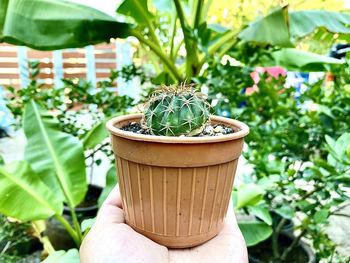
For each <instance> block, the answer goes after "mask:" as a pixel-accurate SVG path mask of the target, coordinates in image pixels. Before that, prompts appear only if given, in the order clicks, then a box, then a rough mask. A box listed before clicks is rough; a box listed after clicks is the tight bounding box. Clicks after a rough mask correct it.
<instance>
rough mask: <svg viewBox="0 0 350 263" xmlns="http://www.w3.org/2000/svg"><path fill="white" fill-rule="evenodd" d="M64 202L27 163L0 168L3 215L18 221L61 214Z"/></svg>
mask: <svg viewBox="0 0 350 263" xmlns="http://www.w3.org/2000/svg"><path fill="white" fill-rule="evenodd" d="M62 209H63V200H62V199H59V197H58V196H57V195H56V193H55V192H53V191H52V190H51V189H50V188H49V187H47V186H46V185H45V184H44V183H43V182H42V181H41V179H40V178H39V176H38V175H37V174H36V173H35V172H34V171H33V170H32V169H31V167H30V166H29V164H28V163H27V162H25V161H21V162H14V163H10V164H7V165H5V166H0V213H3V214H5V215H6V216H10V217H14V218H17V219H19V220H23V221H28V220H40V219H46V218H48V217H50V216H52V215H54V214H61V213H62Z"/></svg>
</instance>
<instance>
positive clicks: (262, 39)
mask: <svg viewBox="0 0 350 263" xmlns="http://www.w3.org/2000/svg"><path fill="white" fill-rule="evenodd" d="M238 37H239V38H240V39H242V40H245V41H250V42H257V43H262V44H271V45H277V46H281V47H292V46H293V44H292V43H291V41H290V34H289V27H288V9H287V7H286V6H285V7H282V8H281V7H279V8H277V9H275V10H273V11H272V12H271V13H269V14H268V15H267V16H265V17H263V18H259V19H257V20H256V21H254V22H253V23H251V24H250V25H249V26H248V27H247V28H245V29H244V30H243V31H241V32H240V33H239V35H238Z"/></svg>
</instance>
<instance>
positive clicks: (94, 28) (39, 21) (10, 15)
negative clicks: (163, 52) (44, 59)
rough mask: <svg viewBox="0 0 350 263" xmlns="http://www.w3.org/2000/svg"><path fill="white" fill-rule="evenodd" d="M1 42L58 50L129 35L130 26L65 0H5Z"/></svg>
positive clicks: (3, 2) (1, 18)
mask: <svg viewBox="0 0 350 263" xmlns="http://www.w3.org/2000/svg"><path fill="white" fill-rule="evenodd" d="M0 5H1V8H0V9H1V11H0V42H7V43H11V44H14V45H25V46H29V47H32V48H34V49H41V50H55V49H62V48H68V47H83V46H87V45H90V44H97V43H101V42H109V41H110V39H111V38H117V37H119V38H125V37H127V36H129V29H130V25H129V24H126V23H120V22H117V21H116V20H115V18H113V17H111V16H109V15H107V14H105V13H102V12H100V11H98V10H96V9H93V8H91V7H88V6H85V5H81V4H77V3H72V2H68V1H63V0H1V1H0Z"/></svg>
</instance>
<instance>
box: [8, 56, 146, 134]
mask: <svg viewBox="0 0 350 263" xmlns="http://www.w3.org/2000/svg"><path fill="white" fill-rule="evenodd" d="M28 64H29V72H30V76H31V82H30V84H29V85H28V87H25V88H21V89H15V88H13V87H7V90H8V91H9V93H10V94H9V95H8V102H7V106H8V108H9V109H10V110H11V112H12V114H13V115H14V117H15V118H17V120H18V121H19V122H20V121H21V116H22V114H23V109H24V105H25V104H26V103H27V102H28V101H30V100H31V99H34V100H35V101H37V102H39V103H40V104H41V105H42V106H44V107H45V108H46V109H48V110H50V111H53V113H54V114H55V116H56V117H57V118H58V120H59V122H60V126H61V129H62V131H64V132H67V133H70V134H73V135H74V136H79V137H81V136H83V135H84V134H85V133H86V132H88V131H89V130H90V129H91V128H92V127H93V126H94V125H96V124H97V123H99V122H101V121H102V120H103V119H104V118H105V117H109V116H113V114H116V113H118V112H125V110H126V109H127V108H128V107H130V106H131V105H132V99H131V98H130V97H127V96H118V95H117V93H116V91H115V89H114V88H115V87H116V79H117V77H119V76H121V77H122V78H125V79H130V76H135V75H138V72H139V71H140V70H139V69H137V68H135V67H134V66H133V65H132V66H127V67H125V68H122V69H121V71H111V74H110V76H109V78H108V80H105V81H100V82H98V83H97V88H95V87H94V86H93V85H92V84H91V83H90V82H88V81H86V80H84V79H63V80H62V81H63V86H62V87H60V88H45V87H44V86H43V85H42V84H39V83H38V81H37V76H38V74H39V71H40V70H39V63H38V62H37V61H30V62H28ZM139 75H142V73H139ZM84 115H85V118H86V117H88V119H85V121H81V119H82V118H84Z"/></svg>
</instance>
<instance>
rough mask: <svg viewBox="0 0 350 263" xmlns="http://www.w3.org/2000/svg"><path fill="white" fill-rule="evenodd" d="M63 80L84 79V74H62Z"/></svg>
mask: <svg viewBox="0 0 350 263" xmlns="http://www.w3.org/2000/svg"><path fill="white" fill-rule="evenodd" d="M64 78H86V73H64Z"/></svg>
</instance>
